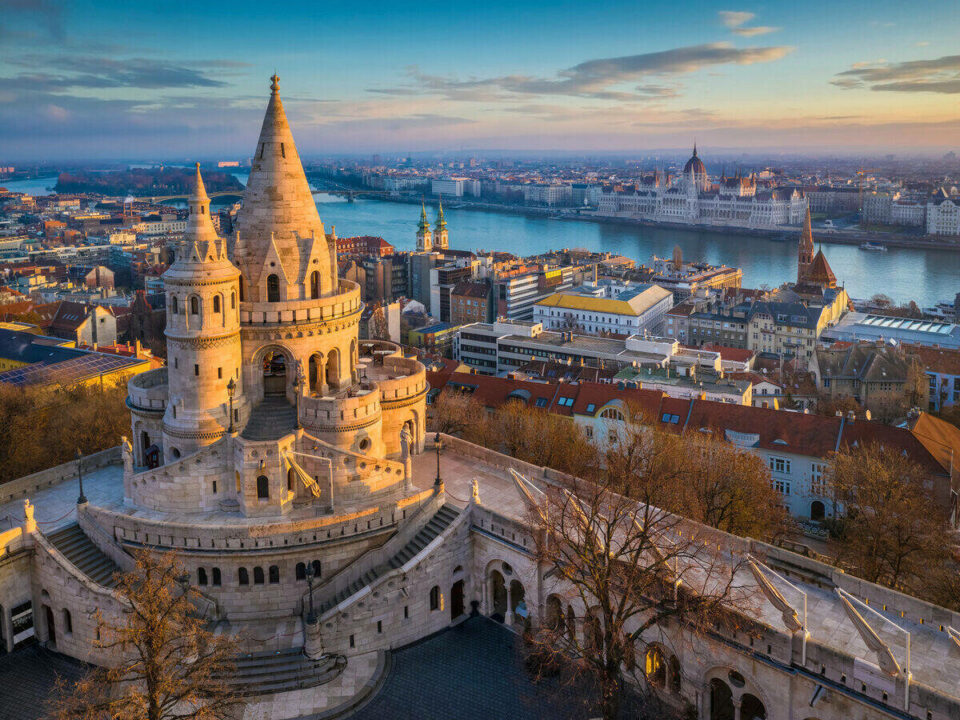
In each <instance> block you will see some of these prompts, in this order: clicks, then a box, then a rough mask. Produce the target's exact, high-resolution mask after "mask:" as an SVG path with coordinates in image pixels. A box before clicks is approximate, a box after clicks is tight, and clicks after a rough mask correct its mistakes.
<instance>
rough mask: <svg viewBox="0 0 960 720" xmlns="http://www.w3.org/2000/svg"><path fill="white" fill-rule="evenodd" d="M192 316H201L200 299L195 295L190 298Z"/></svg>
mask: <svg viewBox="0 0 960 720" xmlns="http://www.w3.org/2000/svg"><path fill="white" fill-rule="evenodd" d="M190 314H191V315H199V314H200V298H198V297H197V296H196V295H194V296H193V297H192V298H190Z"/></svg>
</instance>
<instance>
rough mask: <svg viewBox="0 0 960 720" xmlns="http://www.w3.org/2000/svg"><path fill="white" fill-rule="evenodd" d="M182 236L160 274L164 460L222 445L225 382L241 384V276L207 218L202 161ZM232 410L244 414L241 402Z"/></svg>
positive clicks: (226, 420)
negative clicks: (164, 348) (163, 328)
mask: <svg viewBox="0 0 960 720" xmlns="http://www.w3.org/2000/svg"><path fill="white" fill-rule="evenodd" d="M189 205H190V210H189V215H188V218H187V229H186V232H185V233H184V239H183V242H182V243H181V245H180V246H179V248H177V251H176V259H175V260H174V262H173V264H172V265H171V266H170V269H169V270H167V271H166V272H165V273H164V274H163V283H164V288H165V290H166V295H167V329H166V331H165V335H166V337H167V377H168V383H169V395H168V401H167V407H166V410H165V413H164V417H163V447H164V453H165V455H166V459H167V462H171V461H173V460H175V459H177V458H179V457H182V456H184V455H188V454H190V453H192V452H195V451H196V450H199V449H200V448H202V447H204V446H206V445H209V444H211V443H213V442H215V441H216V440H218V439H219V438H220V437H221V436H222V435H223V434H224V433H225V432H226V431H227V429H228V428H229V426H230V424H231V423H230V417H229V412H230V411H229V407H230V396H229V394H228V393H229V391H228V384H229V383H230V381H231V380H233V383H234V385H233V390H234V391H235V392H236V395H237V397H241V396H242V390H241V388H240V385H241V383H242V378H241V373H240V364H241V363H240V358H241V349H240V306H239V292H240V287H239V278H240V271H239V270H237V268H236V267H235V266H234V265H233V263H231V262H230V260H229V259H228V257H227V244H226V240H224V239H223V238H221V237H219V236H218V235H217V231H216V230H215V229H214V227H213V222H212V221H211V220H210V198H209V197H208V196H207V192H206V189H205V188H204V186H203V179H202V178H201V177H200V163H197V173H196V184H195V186H194V191H193V194H192V195H191V197H190V200H189ZM234 407H235V411H236V412H237V413H239V412H240V406H239V404H235V406H234Z"/></svg>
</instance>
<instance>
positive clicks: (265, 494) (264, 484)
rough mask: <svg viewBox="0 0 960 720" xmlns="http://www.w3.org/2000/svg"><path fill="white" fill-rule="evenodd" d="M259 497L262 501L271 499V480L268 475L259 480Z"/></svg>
mask: <svg viewBox="0 0 960 720" xmlns="http://www.w3.org/2000/svg"><path fill="white" fill-rule="evenodd" d="M257 497H258V498H259V499H260V500H266V499H267V498H269V497H270V479H269V478H268V477H267V476H266V475H261V476H260V477H258V478H257Z"/></svg>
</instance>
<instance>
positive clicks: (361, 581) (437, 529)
mask: <svg viewBox="0 0 960 720" xmlns="http://www.w3.org/2000/svg"><path fill="white" fill-rule="evenodd" d="M459 515H460V510H458V509H457V508H455V507H453V506H452V505H444V506H443V507H441V508H440V509H439V510H438V511H437V512H436V514H434V516H433V517H432V518H430V521H429V522H428V523H427V524H426V525H424V526H423V527H422V528H420V532H418V533H417V534H416V535H415V536H414V537H413V539H412V540H411V541H410V542H408V543H407V544H406V545H404V546H403V548H402V549H401V550H400V552H398V553H397V554H396V555H394V556H393V557H392V558H390V559H389V560H388V561H387V562H385V563H383V564H382V565H379V566H377V567H375V568H373V569H372V570H369V571H367V572H366V573H364V574H363V575H362V576H361V577H360V578H358V579H357V580H355V581H354V582H352V583H351V584H350V585H348V586H347V587H345V588H344V589H343V590H341V591H340V592H338V593H337V594H336V595H334V596H333V597H332V598H330V599H328V600H326V601H324V602H323V603H322V604H321V605H320V607H319V611H318V613H317V614H318V615H320V616H322V615H323V614H324V613H325V612H327V611H328V610H329V609H330V608H332V607H335V606H337V605H339V604H340V603H342V602H343V601H344V600H346V599H347V598H348V597H350V596H351V595H353V594H354V593H356V592H359V591H360V590H361V589H363V588H364V587H366V586H367V585H369V584H370V583H372V582H373V581H374V580H376V579H377V578H378V577H380V576H382V575H385V574H386V573H388V572H390V571H391V570H396V569H397V568H399V567H402V566H403V565H404V563H406V562H407V561H408V560H410V558H412V557H414V556H415V555H416V554H417V553H418V552H420V551H421V550H423V549H424V548H425V547H426V546H427V545H428V544H429V543H430V541H432V540H433V539H434V538H435V537H437V535H439V534H440V533H442V532H443V531H444V530H446V529H447V528H448V527H449V526H450V523H452V522H453V521H454V520H456V519H457V517H458V516H459Z"/></svg>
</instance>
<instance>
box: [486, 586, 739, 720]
mask: <svg viewBox="0 0 960 720" xmlns="http://www.w3.org/2000/svg"><path fill="white" fill-rule="evenodd" d="M503 584H504V585H506V587H507V611H506V612H505V613H504V614H503V624H504V625H506V626H507V627H513V597H512V595H513V594H512V593H511V592H510V585H511V583H510V582H509V581H508V580H507V579H506V578H504V580H503ZM738 720H739V718H738Z"/></svg>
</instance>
